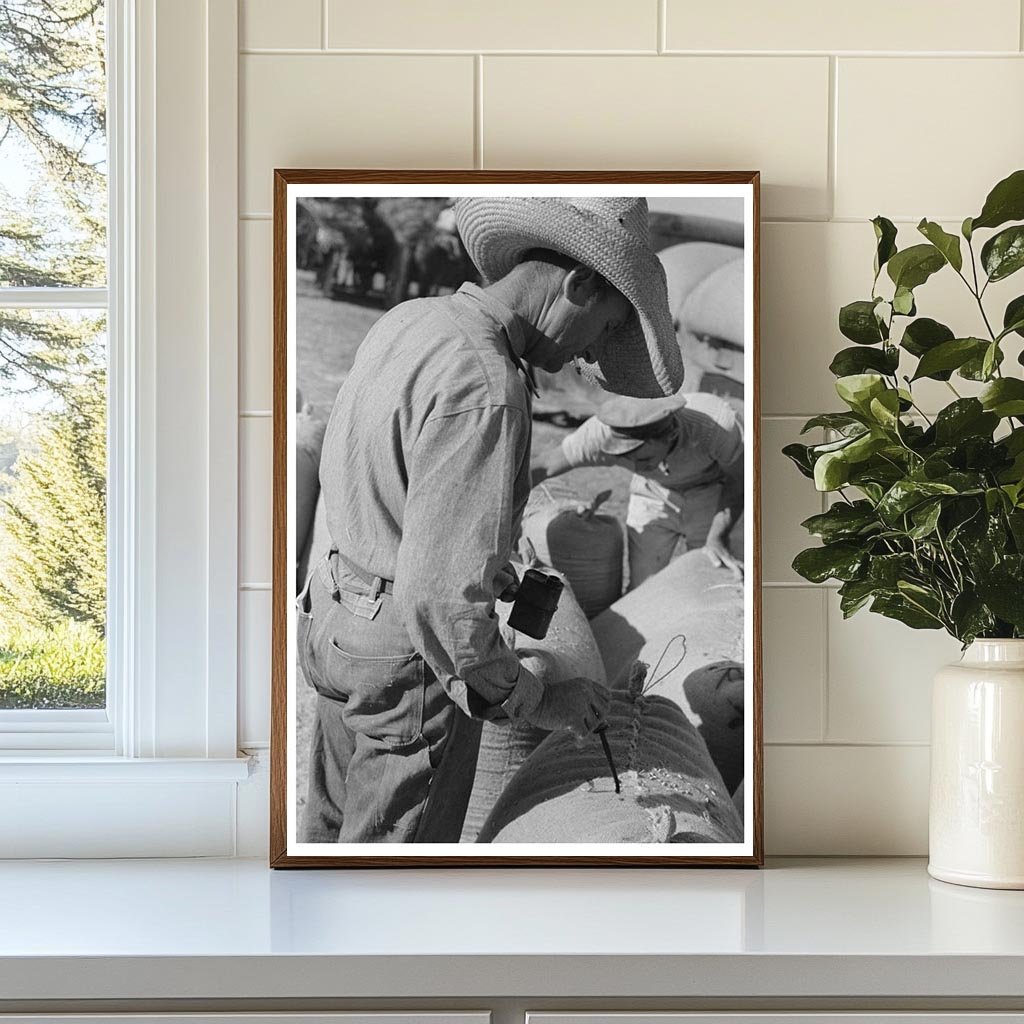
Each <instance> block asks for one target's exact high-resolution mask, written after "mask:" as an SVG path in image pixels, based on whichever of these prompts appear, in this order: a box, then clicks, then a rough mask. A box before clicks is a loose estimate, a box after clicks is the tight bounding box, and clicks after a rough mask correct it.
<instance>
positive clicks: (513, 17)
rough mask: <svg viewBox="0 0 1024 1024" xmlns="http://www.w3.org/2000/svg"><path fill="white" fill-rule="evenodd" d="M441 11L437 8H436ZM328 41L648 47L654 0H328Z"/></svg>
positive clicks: (372, 45) (453, 46)
mask: <svg viewBox="0 0 1024 1024" xmlns="http://www.w3.org/2000/svg"><path fill="white" fill-rule="evenodd" d="M439 15H441V16H439ZM327 24H328V31H329V40H328V41H329V45H330V46H332V47H351V48H365V49H400V50H404V49H412V50H427V49H439V50H480V49H484V50H650V51H652V52H653V51H654V50H655V49H656V48H657V33H658V0H560V2H559V3H557V4H552V3H549V2H547V0H517V2H516V3H514V4H510V3H502V4H487V3H480V2H479V0H448V2H447V3H446V4H445V5H444V10H443V15H442V14H441V12H439V11H436V10H432V11H430V12H429V13H428V12H427V11H425V10H424V7H423V4H422V3H421V2H420V0H376V2H375V3H371V4H368V3H365V2H363V0H330V4H329V7H328V22H327Z"/></svg>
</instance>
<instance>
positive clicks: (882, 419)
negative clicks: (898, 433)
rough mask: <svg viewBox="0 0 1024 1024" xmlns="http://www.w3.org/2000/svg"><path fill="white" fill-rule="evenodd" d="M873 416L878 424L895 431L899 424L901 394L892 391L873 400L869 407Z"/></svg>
mask: <svg viewBox="0 0 1024 1024" xmlns="http://www.w3.org/2000/svg"><path fill="white" fill-rule="evenodd" d="M868 408H869V410H870V411H871V415H872V417H873V418H874V420H875V422H876V423H879V424H880V425H881V426H882V427H884V428H885V429H886V430H895V429H896V428H897V426H898V423H899V418H900V416H899V413H900V396H899V392H898V391H895V390H892V389H890V390H889V391H883V392H882V394H880V395H878V396H877V397H876V398H872V399H871V404H870V405H869V406H868Z"/></svg>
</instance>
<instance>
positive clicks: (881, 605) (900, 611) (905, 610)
mask: <svg viewBox="0 0 1024 1024" xmlns="http://www.w3.org/2000/svg"><path fill="white" fill-rule="evenodd" d="M871 610H872V611H873V612H877V613H878V614H879V615H884V616H885V617H886V618H887V619H896V620H897V621H898V622H902V623H903V624H904V625H905V626H909V627H910V628H911V629H941V628H942V621H941V620H940V619H937V618H936V617H935V616H933V615H930V614H928V613H927V612H923V611H921V609H920V608H916V607H914V606H913V605H912V604H910V603H909V602H908V601H907V600H906V599H905V598H903V597H899V596H896V597H889V596H888V595H885V596H879V597H876V598H875V599H874V601H872V602H871Z"/></svg>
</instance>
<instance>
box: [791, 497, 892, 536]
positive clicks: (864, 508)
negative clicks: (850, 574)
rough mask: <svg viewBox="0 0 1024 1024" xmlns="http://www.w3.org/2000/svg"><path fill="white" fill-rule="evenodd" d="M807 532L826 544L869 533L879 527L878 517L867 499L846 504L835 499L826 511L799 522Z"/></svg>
mask: <svg viewBox="0 0 1024 1024" xmlns="http://www.w3.org/2000/svg"><path fill="white" fill-rule="evenodd" d="M800 525H801V526H802V527H803V528H804V529H805V530H807V532H808V533H810V534H813V535H814V536H815V537H820V538H821V539H822V540H823V541H824V542H825V543H826V544H832V543H834V542H835V541H838V540H848V539H850V538H852V537H857V536H860V535H861V534H864V533H870V532H873V531H875V530H877V529H878V528H879V523H878V517H877V516H876V515H875V511H874V508H873V507H872V505H871V503H870V502H869V501H855V502H852V503H850V504H847V503H846V502H843V501H837V502H836V503H835V504H834V505H832V506H831V507H830V508H829V509H828V511H826V512H822V513H821V514H820V515H816V516H811V517H810V518H809V519H805V520H804V521H803V522H802V523H801V524H800Z"/></svg>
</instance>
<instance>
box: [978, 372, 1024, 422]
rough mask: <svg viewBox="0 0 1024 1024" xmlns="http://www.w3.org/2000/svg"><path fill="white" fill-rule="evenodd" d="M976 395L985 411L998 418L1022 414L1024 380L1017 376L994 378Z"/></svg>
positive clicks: (1023, 413) (1023, 408)
mask: <svg viewBox="0 0 1024 1024" xmlns="http://www.w3.org/2000/svg"><path fill="white" fill-rule="evenodd" d="M978 397H979V399H980V401H981V404H982V406H984V408H985V409H986V410H987V411H989V412H993V413H995V414H996V416H999V417H1000V418H1002V417H1006V416H1024V380H1021V379H1020V378H1018V377H1001V378H1000V379H999V380H994V381H992V383H991V384H989V385H988V387H986V388H985V390H984V391H982V393H981V394H980V395H979V396H978Z"/></svg>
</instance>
